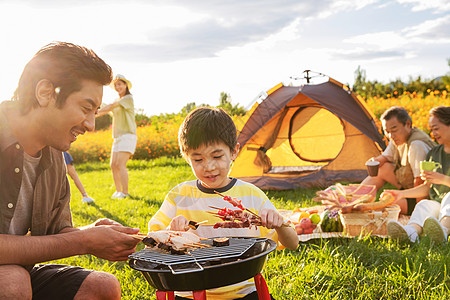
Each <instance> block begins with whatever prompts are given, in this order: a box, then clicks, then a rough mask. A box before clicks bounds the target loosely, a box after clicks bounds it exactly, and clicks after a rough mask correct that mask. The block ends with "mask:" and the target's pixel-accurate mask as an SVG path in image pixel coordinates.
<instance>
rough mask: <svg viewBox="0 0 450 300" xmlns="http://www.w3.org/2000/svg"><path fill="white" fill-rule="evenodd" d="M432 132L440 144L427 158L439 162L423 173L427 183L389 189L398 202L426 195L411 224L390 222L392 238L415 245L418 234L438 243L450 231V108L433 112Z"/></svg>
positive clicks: (442, 107)
mask: <svg viewBox="0 0 450 300" xmlns="http://www.w3.org/2000/svg"><path fill="white" fill-rule="evenodd" d="M429 126H430V130H431V132H432V134H433V136H434V138H435V139H436V141H437V142H438V143H439V145H438V146H436V147H434V148H432V149H431V151H430V152H429V153H428V155H427V160H428V161H434V162H438V163H440V165H441V166H440V167H439V168H437V169H436V172H433V171H422V173H421V176H422V177H423V179H424V180H425V182H424V183H423V184H421V185H419V186H416V187H414V188H410V189H407V190H400V191H399V190H389V191H388V190H386V191H384V192H389V193H391V194H393V195H394V196H395V197H396V199H401V198H417V197H424V196H427V197H428V199H429V200H422V201H420V202H419V203H417V205H416V207H415V209H414V211H413V212H412V214H411V219H410V220H409V222H408V225H406V226H403V225H402V224H400V223H399V222H397V221H393V220H391V221H390V222H389V223H388V224H387V231H388V234H389V236H390V237H391V238H395V239H398V240H400V241H411V242H416V241H417V240H418V238H419V235H422V234H423V235H425V236H428V237H429V238H430V239H431V240H433V241H434V242H437V243H443V242H447V235H448V231H449V230H450V176H449V175H450V170H449V168H450V107H449V106H438V107H435V108H433V109H431V111H430V120H429Z"/></svg>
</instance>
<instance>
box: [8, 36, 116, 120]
mask: <svg viewBox="0 0 450 300" xmlns="http://www.w3.org/2000/svg"><path fill="white" fill-rule="evenodd" d="M43 79H47V80H49V81H50V82H51V83H52V84H53V86H54V87H55V89H56V90H57V94H58V96H57V98H56V105H57V107H59V108H61V107H63V106H64V103H65V101H66V99H67V97H68V96H69V95H70V94H72V93H74V92H77V91H79V90H81V82H82V81H83V80H91V81H94V82H97V83H99V84H101V85H107V84H108V83H110V82H111V80H112V71H111V67H110V66H109V65H107V64H106V63H105V62H104V61H103V60H102V59H101V58H100V57H98V56H97V54H95V52H94V51H92V50H90V49H88V48H85V47H82V46H78V45H74V44H72V43H65V42H54V43H50V44H48V45H46V46H44V47H42V48H41V49H40V50H39V51H38V52H37V53H36V54H35V55H34V56H33V58H32V59H31V60H30V61H29V62H28V63H27V64H26V66H25V68H24V70H23V72H22V76H21V77H20V80H19V84H18V86H17V89H16V91H15V92H14V96H13V100H14V101H18V103H20V106H21V111H22V113H27V112H28V111H29V110H30V109H31V108H35V107H38V106H39V103H38V101H37V99H36V96H35V90H36V85H37V83H38V82H39V81H40V80H43Z"/></svg>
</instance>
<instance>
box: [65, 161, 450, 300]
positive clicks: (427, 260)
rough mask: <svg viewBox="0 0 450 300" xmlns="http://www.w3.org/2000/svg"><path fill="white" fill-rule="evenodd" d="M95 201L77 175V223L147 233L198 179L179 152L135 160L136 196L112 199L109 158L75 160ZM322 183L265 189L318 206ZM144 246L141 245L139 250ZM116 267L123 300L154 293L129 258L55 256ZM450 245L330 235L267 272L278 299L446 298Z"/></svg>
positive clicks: (287, 204) (275, 258)
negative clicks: (172, 198) (176, 194)
mask: <svg viewBox="0 0 450 300" xmlns="http://www.w3.org/2000/svg"><path fill="white" fill-rule="evenodd" d="M75 167H76V169H77V171H78V174H79V176H80V178H81V180H82V182H83V184H84V186H85V188H86V190H87V191H88V193H89V195H90V196H92V197H93V198H94V199H95V200H96V202H95V204H93V205H86V204H83V203H81V196H80V194H79V192H78V190H77V189H76V188H75V186H74V185H73V182H72V181H70V182H71V187H72V191H73V192H72V203H71V207H72V213H73V219H74V223H75V226H83V225H87V224H89V223H91V222H93V221H95V220H96V219H98V218H102V217H108V218H111V219H114V220H117V221H119V222H121V223H122V224H124V225H127V226H131V227H139V228H141V230H142V231H143V232H146V231H147V230H146V228H147V222H148V220H149V219H150V218H151V216H152V215H153V214H154V213H155V212H156V211H157V210H158V208H159V206H160V204H161V203H162V201H163V200H164V197H165V195H166V193H167V192H168V191H169V190H170V189H171V188H172V187H174V186H175V185H176V184H178V183H180V182H182V181H186V180H192V179H194V176H193V174H192V172H191V170H190V168H189V166H188V165H187V164H186V163H185V162H184V161H183V160H182V159H176V158H160V159H156V160H152V161H130V162H129V164H128V168H129V176H130V194H131V195H132V198H130V199H125V200H112V199H110V196H111V194H112V193H113V192H114V186H113V180H112V175H111V172H110V169H109V165H108V164H107V163H89V164H80V165H76V166H75ZM315 191H316V190H314V189H296V190H290V191H266V192H267V195H268V196H269V198H270V199H271V201H272V202H273V203H274V204H275V206H276V207H277V208H279V209H293V208H295V207H307V206H313V205H315V204H316V203H314V202H312V201H311V198H312V197H313V195H314V193H315ZM140 249H142V244H140V245H139V246H138V250H140ZM56 262H58V263H64V264H70V265H78V266H82V267H85V268H91V269H95V270H102V271H106V272H110V273H113V274H114V275H115V276H116V277H117V278H118V279H119V280H120V282H121V284H122V298H123V299H129V300H134V299H156V297H155V290H154V289H153V288H151V287H150V286H149V285H148V283H147V282H146V281H145V279H144V277H143V276H142V274H141V273H140V272H138V271H135V270H133V269H131V268H130V267H129V266H128V264H127V263H126V262H108V261H106V260H103V259H99V258H96V257H94V256H91V255H85V256H75V257H71V258H67V259H62V260H58V261H56ZM449 266H450V247H449V246H437V245H434V244H432V243H431V242H430V241H429V240H424V241H423V242H422V243H419V244H414V245H411V246H404V245H398V244H397V243H396V242H394V241H391V240H389V239H382V238H376V237H374V238H364V239H358V238H354V239H347V238H338V239H327V240H313V241H310V242H308V243H301V244H300V245H299V247H298V248H297V250H295V251H290V250H281V251H275V252H273V253H271V254H270V255H269V256H268V260H267V263H266V266H265V267H264V269H263V276H264V278H265V279H266V281H267V284H268V286H269V290H270V292H271V294H272V295H273V296H274V297H275V298H276V299H364V300H366V299H445V298H446V297H448V296H447V295H448V294H449V292H450V291H449V287H450V279H449V274H448V272H449V271H448V267H449Z"/></svg>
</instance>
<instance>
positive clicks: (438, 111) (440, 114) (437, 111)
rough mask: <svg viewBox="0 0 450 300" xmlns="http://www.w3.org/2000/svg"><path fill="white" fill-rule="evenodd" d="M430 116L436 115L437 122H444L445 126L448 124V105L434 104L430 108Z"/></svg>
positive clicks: (449, 109) (449, 110)
mask: <svg viewBox="0 0 450 300" xmlns="http://www.w3.org/2000/svg"><path fill="white" fill-rule="evenodd" d="M430 117H436V118H438V119H439V122H441V123H443V124H445V125H446V126H449V125H450V106H444V105H440V106H436V107H433V108H432V109H431V110H430Z"/></svg>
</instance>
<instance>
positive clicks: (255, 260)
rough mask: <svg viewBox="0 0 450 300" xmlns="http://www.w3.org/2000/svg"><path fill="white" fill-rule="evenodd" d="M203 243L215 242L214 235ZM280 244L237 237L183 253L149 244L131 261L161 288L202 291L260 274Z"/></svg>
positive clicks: (266, 240)
mask: <svg viewBox="0 0 450 300" xmlns="http://www.w3.org/2000/svg"><path fill="white" fill-rule="evenodd" d="M202 243H203V244H208V245H212V239H211V240H203V241H202ZM276 246H277V244H276V243H275V242H274V241H272V240H270V239H266V238H244V237H233V238H230V245H229V246H222V247H208V248H198V249H195V250H192V251H189V253H187V254H181V255H177V254H170V253H164V252H161V251H160V250H156V249H153V248H146V249H143V250H141V251H138V252H136V253H134V254H132V255H130V256H129V258H130V260H129V265H130V267H131V268H133V269H135V270H138V271H141V272H142V274H143V275H144V277H145V279H146V280H147V281H148V283H149V284H150V285H151V286H152V287H154V288H156V289H158V290H160V291H201V290H207V289H212V288H217V287H221V286H226V285H230V284H234V283H238V282H241V281H244V280H247V279H249V278H252V277H254V276H256V275H257V274H259V272H260V271H261V270H262V268H263V266H264V262H265V259H266V256H267V254H269V253H270V252H272V251H274V250H275V249H276Z"/></svg>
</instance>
